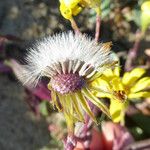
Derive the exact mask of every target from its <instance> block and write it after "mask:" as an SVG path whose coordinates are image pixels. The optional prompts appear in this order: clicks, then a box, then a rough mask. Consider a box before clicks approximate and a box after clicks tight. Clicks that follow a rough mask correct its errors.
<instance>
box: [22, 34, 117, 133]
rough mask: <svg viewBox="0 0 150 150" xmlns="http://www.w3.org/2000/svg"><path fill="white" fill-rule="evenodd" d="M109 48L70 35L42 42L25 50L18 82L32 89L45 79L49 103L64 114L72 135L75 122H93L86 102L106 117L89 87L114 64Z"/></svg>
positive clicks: (105, 110) (86, 38) (99, 102)
mask: <svg viewBox="0 0 150 150" xmlns="http://www.w3.org/2000/svg"><path fill="white" fill-rule="evenodd" d="M110 45H111V44H110V43H106V44H97V43H96V42H95V41H94V40H91V39H90V38H88V37H86V36H85V35H74V34H73V33H72V32H70V33H67V34H66V33H62V34H58V35H55V36H53V37H47V38H44V39H43V40H42V41H39V42H37V43H36V44H35V45H34V47H33V48H30V49H29V54H28V56H27V59H26V60H27V65H25V66H23V67H24V71H23V72H20V76H19V78H20V80H21V81H22V82H23V83H24V84H26V85H28V86H33V85H36V84H37V83H38V81H39V80H40V79H41V77H43V76H45V77H48V79H49V80H50V81H49V84H48V88H49V90H51V98H52V102H53V104H54V106H56V107H57V109H58V110H59V111H60V112H63V113H64V116H65V118H66V121H67V125H68V129H69V131H70V132H72V131H73V125H74V123H75V122H76V121H82V122H84V115H85V114H88V115H89V116H90V117H91V118H92V119H93V120H94V121H95V122H96V119H95V116H94V114H93V112H92V110H91V108H90V106H89V104H88V101H90V102H92V103H93V104H94V105H96V106H97V107H98V108H100V109H101V110H102V111H103V112H104V113H105V114H106V115H108V116H110V114H109V110H108V108H107V107H106V106H105V104H103V103H102V102H101V101H100V100H99V99H98V98H97V97H96V96H95V95H93V93H92V89H91V88H90V86H89V84H90V83H91V82H92V81H93V80H95V79H97V78H98V77H99V76H100V74H101V73H102V71H103V70H104V69H106V68H107V67H110V66H112V65H113V64H114V63H115V62H114V60H113V59H112V57H111V56H110V51H109V50H110Z"/></svg>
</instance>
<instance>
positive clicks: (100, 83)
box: [90, 78, 110, 91]
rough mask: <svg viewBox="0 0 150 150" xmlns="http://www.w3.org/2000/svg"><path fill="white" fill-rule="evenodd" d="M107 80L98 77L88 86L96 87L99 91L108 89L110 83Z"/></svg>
mask: <svg viewBox="0 0 150 150" xmlns="http://www.w3.org/2000/svg"><path fill="white" fill-rule="evenodd" d="M108 82H109V81H106V80H103V79H102V78H98V79H96V80H94V81H93V82H92V83H91V84H90V86H92V87H93V88H97V89H99V90H101V91H110V85H109V83H108Z"/></svg>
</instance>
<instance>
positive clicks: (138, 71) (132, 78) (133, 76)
mask: <svg viewBox="0 0 150 150" xmlns="http://www.w3.org/2000/svg"><path fill="white" fill-rule="evenodd" d="M144 73H145V69H143V68H135V69H133V70H132V71H131V72H126V73H125V74H124V76H123V78H122V83H123V84H124V85H130V86H132V84H133V83H135V82H136V81H137V80H138V79H139V78H140V77H141V76H142V75H143V74H144Z"/></svg>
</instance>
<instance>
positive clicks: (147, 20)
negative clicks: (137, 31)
mask: <svg viewBox="0 0 150 150" xmlns="http://www.w3.org/2000/svg"><path fill="white" fill-rule="evenodd" d="M141 11H142V13H141V26H142V31H143V32H145V31H146V29H147V28H148V26H149V25H150V0H148V1H145V2H144V3H143V4H142V6H141Z"/></svg>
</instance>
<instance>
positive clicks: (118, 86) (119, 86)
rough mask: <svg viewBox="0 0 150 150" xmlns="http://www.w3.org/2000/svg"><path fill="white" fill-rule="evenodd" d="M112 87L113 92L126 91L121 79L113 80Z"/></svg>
mask: <svg viewBox="0 0 150 150" xmlns="http://www.w3.org/2000/svg"><path fill="white" fill-rule="evenodd" d="M111 85H112V89H113V91H124V86H123V85H122V82H121V79H120V78H119V77H115V78H113V79H112V80H111Z"/></svg>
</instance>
